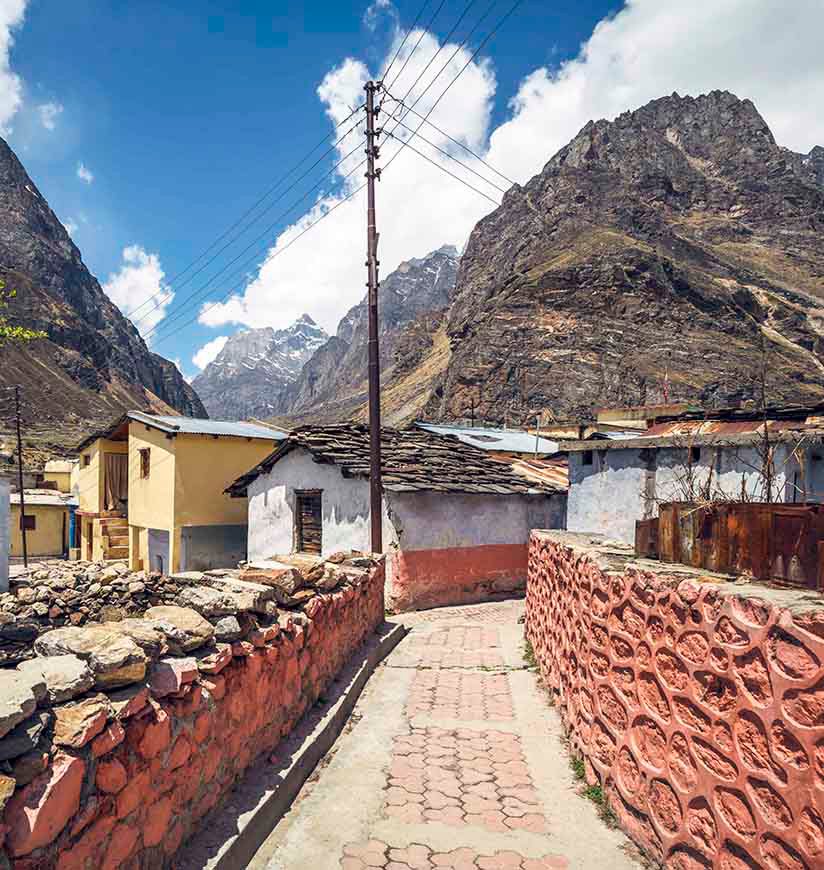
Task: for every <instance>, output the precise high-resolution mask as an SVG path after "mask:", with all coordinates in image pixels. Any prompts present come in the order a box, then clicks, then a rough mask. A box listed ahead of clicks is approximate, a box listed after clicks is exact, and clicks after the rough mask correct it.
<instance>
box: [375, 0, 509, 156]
mask: <svg viewBox="0 0 824 870" xmlns="http://www.w3.org/2000/svg"><path fill="white" fill-rule="evenodd" d="M521 3H523V0H515V2H514V3H513V4H512V6H511V7H510V8H509V11H508V12H506V13H504V15H503V16H502V17H501V18H500V19H499V21H498V23H497V24H496V25H495V26H494V27H493V28H492V30H491V31H490V32H489V33H488V34H487V35H486V36H485V37H484V39H483V41H482V42H481V44H480V45H479V46H478V47H477V48H476V49H475V51H474V52H473V53H472V55H471V56H470V58H469V60H468V61H467V62H466V63H465V64H464V65H463V66H462V67H461V69H460V70H459V71H458V73H457V74H456V75H455V77H454V78H453V79H452V81H451V82H450V83H449V84H448V85H447V86H446V87H445V88H444V89H443V91H441V95H440V96H439V97H438V99H437V100H435V102H434V103H433V104H432V106H431V107H430V109H429V111H428V112H427V113H426V115H425V117H424V119H423V121H421V123H420V124H419V125H418V127H417V130H416V131H415V132H416V133H417V131H418V130H420V129H421V127H422V126H423V125H424V123H425V122H426V121H427V120H428V119H429V116H430V115H431V114H432V113H433V112H434V111H435V107H436V106H437V105H438V103H440V101H441V100H442V99H443V98H444V97H445V96H446V93H447V91H449V89H450V88H451V87H452V85H454V84H455V82H456V81H458V79H459V78H460V77H461V76H462V75H463V74H464V72H465V71H466V69H467V67H468V66H469V65H470V64H471V63H472V62H473V61H474V60H475V58H476V57H477V56H478V55H479V54H480V52H481V50H482V49H483V47H484V46H485V45H486V44H487V43H488V42H489V40H490V39H492V37H493V36H494V35H495V34H496V33H497V32H498V30H499V29H500V28H501V27H502V26H503V25H504V23H505V22H506V21H507V20H508V19H509V17H510V16H511V15H512V13H513V12H514V11H515V10H516V9H517V8H518V7H519V6H520V5H521ZM492 5H493V6H494V5H495V4H494V0H493V4H492ZM491 9H492V6H490V7H489V9H487V11H486V12H485V13H484V15H483V16H482V17H481V21H482V20H483V18H485V17H486V15H487V14H488V13H489V11H490V10H491ZM478 23H480V22H478ZM475 27H477V24H476V25H475ZM474 29H475V28H473V31H474ZM471 33H472V31H470V35H471ZM467 39H469V36H467ZM465 42H466V40H464V43H465ZM462 47H463V44H462V45H460V46H458V48H456V49H455V51H454V52H453V53H452V57H450V58H449V60H448V61H447V62H446V64H445V65H444V67H442V68H441V72H443V70H444V69H445V68H446V65H448V64H449V63H450V62H451V60H452V58H453V57H455V55H456V54H457V53H458V51H459V50H460V49H461V48H462ZM439 75H440V73H438V76H439ZM438 76H436V77H435V79H437V78H438ZM435 79H433V81H432V82H430V84H429V87H431V86H432V84H433V82H434V81H435ZM428 89H429V88H427V90H428ZM424 93H426V91H424ZM422 96H423V94H421V97H422ZM421 97H418V99H417V100H415V102H414V103H413V104H412V105H413V106H415V105H417V104H418V102H419V101H420V99H421ZM395 129H397V127H395ZM393 132H394V130H393ZM408 142H409V140H408V139H406V140H404V142H403V144H402V145H401V147H400V148H399V149H398V150H397V151H396V152H395V153H394V154H393V155H392V156H391V157H390V158H389V160H388V161H387V163H386V165H385V166H384V167H383V168H384V170H385V169H388V168H389V166H390V165H391V164H392V162H393V161H394V160H395V158H396V157H397V156H398V155H399V154H400V153H401V151H403V149H404V148H405V147H406V146H407V144H408Z"/></svg>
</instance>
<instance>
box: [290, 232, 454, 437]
mask: <svg viewBox="0 0 824 870" xmlns="http://www.w3.org/2000/svg"><path fill="white" fill-rule="evenodd" d="M458 261H459V257H458V252H457V251H456V250H455V248H454V247H452V246H450V245H447V246H444V247H442V248H440V249H439V250H437V251H433V252H432V253H430V254H427V255H426V256H425V257H420V258H417V259H411V260H408V261H407V262H405V263H401V265H400V266H398V268H397V269H396V270H395V271H394V272H392V273H391V274H389V275H388V276H387V277H386V278H385V279H383V281H382V282H381V289H380V305H379V308H378V326H379V341H380V356H381V368H382V370H383V376H384V378H385V379H386V381H387V383H388V382H389V381H391V380H392V378H393V377H395V376H396V374H397V372H396V364H395V357H396V353H397V350H398V347H399V344H400V345H402V346H403V347H404V348H406V347H407V345H408V344H409V343H410V337H411V336H413V335H416V334H418V337H419V338H420V341H421V342H422V343H423V344H424V345H425V344H427V343H430V342H431V333H432V331H433V329H434V328H436V326H437V323H438V322H439V321H440V319H441V318H442V316H443V314H444V312H445V311H446V309H447V307H448V305H449V303H450V301H451V299H452V292H453V290H454V287H455V277H456V274H457V270H458ZM367 317H368V309H367V303H366V297H364V298H363V299H362V300H361V302H359V303H358V304H357V305H355V306H354V307H353V308H351V309H350V310H349V312H348V313H347V314H346V316H345V317H344V318H343V319H342V320H341V322H340V323H339V324H338V329H337V333H336V334H335V335H334V336H332V337H331V338H330V339H329V340H328V341H327V342H326V343H325V344H323V345H322V346H321V347H320V348H318V349H317V351H316V352H315V354H314V355H313V356H312V358H311V359H310V360H309V361H308V362H307V363H306V364H305V365H304V367H303V370H302V371H301V373H300V376H299V377H298V378H297V379H296V381H295V382H294V384H292V385H291V386H290V387H289V389H288V390H286V391H285V392H284V394H283V396H282V400H281V402H280V404H279V406H278V408H277V411H276V413H277V414H279V415H283V416H286V417H288V418H289V419H292V420H312V421H319V420H334V419H344V418H346V417H348V416H350V415H351V414H352V413H353V412H354V411H355V410H356V409H357V408H358V407H359V406H360V405H362V404H363V402H364V400H365V398H366V390H367V382H366V377H367V361H368V346H367V341H368V337H369V335H368V333H369V326H368V320H367ZM424 324H425V325H424ZM407 352H408V353H412V349H411V348H408V349H407V351H405V353H407ZM425 400H426V396H422V397H420V399H419V401H425Z"/></svg>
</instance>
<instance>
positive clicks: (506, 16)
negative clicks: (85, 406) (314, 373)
mask: <svg viewBox="0 0 824 870" xmlns="http://www.w3.org/2000/svg"><path fill="white" fill-rule="evenodd" d="M472 2H474V0H472ZM522 2H523V0H515V3H514V4H513V5H512V6H511V7H510V9H509V10H508V11H507V12H506V13H505V14H504V15H503V16H502V17H501V19H500V20H499V21H498V23H497V24H496V25H495V26H494V27H493V29H492V30H491V31H490V32H489V33H488V34H487V36H486V37H485V38H484V39H483V41H482V42H481V44H480V45H479V46H478V48H477V49H476V50H475V51H474V52H473V54H472V55H471V56H470V58H469V60H467V62H466V63H465V64H464V66H463V67H461V69H460V70H459V71H458V73H457V74H456V75H455V76H454V77H453V79H452V80H451V81H450V82H449V84H448V85H447V86H446V88H444V90H443V91H442V92H441V94H440V95H439V96H438V98H437V99H436V100H435V102H434V103H433V104H432V106H431V107H430V109H429V111H428V112H427V114H426V116H425V117H424V120H423V121H422V122H421V124H420V125H419V126H418V128H417V129H418V130H420V128H421V127H422V126H423V124H424V123H425V121H426V120H428V118H429V116H430V115H431V114H432V112H433V111H434V110H435V108H436V106H437V105H438V104H439V103H440V101H441V100H442V99H443V97H444V96H445V95H446V93H447V92H448V91H449V89H450V88H451V87H452V86H453V85H454V84H455V82H456V81H457V80H458V79H459V78H460V77H461V75H463V73H464V72H465V71H466V69H467V68H468V67H469V65H470V64H471V63H472V62H473V61H474V60H475V58H476V57H477V56H478V54H479V53H480V52H481V50H482V49H483V48H484V46H485V45H486V44H487V43H488V42H489V40H490V39H491V38H492V37H493V36H494V35H495V33H497V31H498V30H499V29H500V28H501V27H502V26H503V24H504V23H505V22H506V21H507V20H508V19H509V17H510V16H511V15H512V14H513V13H514V12H515V10H516V9H517V7H518V6H520V5H521V3H522ZM495 3H496V0H493V2H492V3H491V4H490V6H489V7H488V8H487V10H486V12H484V14H483V15H482V16H481V18H480V19H479V20H478V21H477V22H476V24H475V25H474V27H473V28H472V30H470V32H469V33H468V34H467V36H466V37H465V38H464V40H463V42H462V43H461V44H460V45H459V46H458V47H457V48H456V49H455V51H454V52H453V53H452V55H451V56H450V57H449V59H448V60H447V61H446V63H445V64H444V65H443V66H442V67H441V69H440V70H439V71H438V73H437V74H436V75H435V77H434V78H433V79H432V81H431V82H430V83H429V85H427V87H426V88H425V89H424V91H423V92H422V93H421V94H420V95H419V96H418V98H417V99H416V100H415V101H414V103H413V104H412V105H413V107H414V106H415V105H417V104H418V102H420V100H421V99H422V98H423V96H424V95H425V94H426V92H427V91H428V90H429V88H431V87H432V85H433V84H434V82H435V81H437V79H438V78H439V77H440V75H441V73H442V72H443V71H444V69H446V67H447V66H448V65H449V63H450V62H451V61H452V59H453V58H454V57H455V56H456V55H457V53H458V52H459V51H460V50H461V48H463V46H464V45H465V44H466V42H467V41H468V40H469V38H470V37H471V35H472V34H473V33H474V32H475V30H476V29H477V28H478V26H479V25H480V24H481V22H483V20H484V19H485V18H486V17H487V15H488V14H489V13H490V12H491V11H492V9H493V8H494V6H495ZM439 9H440V7H439ZM442 47H443V46H442ZM413 51H414V49H413ZM410 54H411V53H410ZM435 56H437V52H436V55H435ZM396 80H397V76H396V77H395V79H394V80H393V84H394V81H396ZM407 96H408V94H407ZM404 99H405V98H404ZM350 117H351V116H350ZM397 126H398V125H397V124H396V126H395V128H393V130H392V133H394V130H396V129H397ZM415 132H416V133H417V130H416V131H415ZM408 144H409V140H408V139H407V140H404V141H403V142H402V144H401V147H400V148H399V149H398V150H397V151H396V152H395V154H393V155H392V157H391V158H390V159H389V161H388V162H387V163H386V165H385V166H384V169H386V168H388V167H389V165H390V164H391V163H392V162H393V161H394V160H395V159H396V158H397V157H398V155H399V154H400V152H401V151H402V150H403V149H404V148H405V147H407V146H408ZM413 150H417V149H413ZM417 153H418V154H419V155H420V156H422V157H424V159H426V160H429V161H430V162H434V161H431V160H430V158H428V157H426V155H424V154H422V153H421V152H417ZM360 165H363V164H362V163H361V164H359V166H360ZM435 165H436V166H438V168H440V169H442V170H443V171H445V172H447V174H449V175H452V176H453V177H455V178H456V179H457V180H458V181H460V182H461V183H462V184H465V185H466V186H467V187H470V188H472V189H473V190H475V191H476V192H477V193H479V194H480V195H481V196H484V197H486V198H487V199H489V200H490V201H491V202H494V203H495V205H496V206H497V205H499V203H497V202H496V201H495V200H494V199H492V198H491V197H489V196H487V195H486V194H484V193H483V192H482V191H478V190H477V189H476V188H473V187H472V185H470V184H468V183H467V182H465V181H464V180H463V179H461V178H460V177H458V176H455V175H454V174H453V173H451V172H449V171H448V170H446V169H444V167H442V166H440V164H438V163H435ZM359 166H358V167H355V169H357V168H359ZM353 171H354V170H353ZM350 174H351V173H350ZM365 186H366V184H365V183H364V184H362V185H361V186H360V187H358V188H356V189H355V190H353V191H351V192H350V193H349V194H347V195H346V196H345V197H344V198H343V199H341V200H339V201H338V202H337V203H336V204H335V205H334V206H332V208H330V209H329V210H328V211H326V212H324V214H322V215H321V216H320V217H319V218H318V219H317V220H316V221H313V222H312V223H311V224H309V225H308V226H307V227H305V228H304V229H303V230H302V231H301V232H300V233H299V234H298V235H297V236H295V238H294V239H292V240H291V241H290V242H288V243H287V244H286V245H284V247H283V248H281V249H280V250H278V251H276V252H275V253H274V254H273V255H272V256H271V257H270V258H269V260H272V259H274V258H275V257H277V256H279V255H280V254H281V253H283V252H284V251H286V250H287V249H288V248H289V247H290V246H291V245H292V244H294V243H295V242H296V241H297V240H298V239H300V238H302V237H303V235H305V234H306V233H307V232H309V230H311V229H313V228H314V227H315V226H317V224H318V223H320V221H321V220H323V219H324V218H326V217H327V216H328V215H329V214H331V213H332V212H333V211H334V210H335V209H337V208H339V207H340V206H341V205H343V203H344V202H347V201H348V200H349V199H351V198H352V197H353V196H355V195H356V194H357V193H359V192H360V191H361V190H363V188H364V187H365ZM304 198H305V197H304ZM234 289H236V288H230V289H229V290H228V291H227V292H226V293H225V294H224V296H223V297H221V298H220V299H218V300H216V301H215V302H213V303H211V304H210V305H208V306H206V307H205V308H204V309H202V311H201V312H200V313H199V314H198V315H197V316H196V317H194V318H190V319H189V320H187V321H185V322H184V323H183V324H181V325H180V326H179V327H177V328H176V329H174V330H172V331H171V332H168V333H166V334H164V335H162V336H161V337H160V339H159V341H164V340H166V339H168V338H170V337H171V336H172V335H175V334H177V332H179V331H180V330H181V329H183V328H184V327H185V326H187V325H188V324H189V323H192V322H194V321H195V320H197V319H198V317H199V316H201V315H202V314H203V313H204V312H205V311H208V310H210V309H212V308H214V307H215V306H216V305H218V304H220V303H221V302H222V301H224V300H225V299H227V298H228V297H229V296H230V295H231V293H232V291H233V290H234ZM170 321H171V318H170V319H168V320H166V321H164V322H163V324H162V325H163V326H164V327H165V326H166V325H168V323H169V322H170ZM158 328H159V327H155V328H154V329H153V330H151V331H150V332H149V333H148V334H147V337H148V335H152V334H154V332H155V331H156V330H157V329H158Z"/></svg>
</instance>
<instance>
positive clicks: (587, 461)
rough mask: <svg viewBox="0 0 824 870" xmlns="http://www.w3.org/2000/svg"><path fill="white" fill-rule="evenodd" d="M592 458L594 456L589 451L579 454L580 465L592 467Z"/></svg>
mask: <svg viewBox="0 0 824 870" xmlns="http://www.w3.org/2000/svg"><path fill="white" fill-rule="evenodd" d="M593 456H594V454H593V452H592V451H591V450H584V452H583V453H582V454H581V465H592V462H593Z"/></svg>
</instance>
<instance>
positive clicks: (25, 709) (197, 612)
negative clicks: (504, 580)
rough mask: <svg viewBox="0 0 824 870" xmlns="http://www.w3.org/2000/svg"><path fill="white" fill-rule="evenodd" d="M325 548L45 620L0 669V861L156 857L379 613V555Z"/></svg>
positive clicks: (159, 860)
mask: <svg viewBox="0 0 824 870" xmlns="http://www.w3.org/2000/svg"><path fill="white" fill-rule="evenodd" d="M330 558H332V559H334V563H333V562H332V561H330V562H329V563H327V564H323V563H319V564H315V565H311V566H304V570H303V571H298V570H297V569H293V568H283V569H282V570H280V571H270V572H268V574H266V575H261V576H260V577H259V578H258V579H259V580H261V582H256V583H255V582H249V581H248V580H242V579H234V578H230V579H228V580H226V582H225V583H224V585H223V586H222V587H221V588H215V587H214V586H205V585H204V586H200V585H192V586H189V587H185V588H183V589H182V590H181V592H180V593H179V596H178V598H179V601H178V604H166V605H159V606H153V607H150V608H148V609H147V610H146V612H145V613H144V614H143V615H142V616H141V617H139V618H126V619H122V620H119V621H116V622H105V623H100V624H88V625H85V626H82V627H79V626H71V625H68V626H65V627H62V628H55V629H53V630H51V631H47V632H45V633H43V634H41V635H40V636H39V637H38V638H37V639H36V641H35V642H34V648H35V651H36V653H37V655H36V657H34V658H32V659H29V660H26V661H23V662H22V663H20V664H19V665H18V667H17V668H16V669H8V668H7V669H0V807H2V813H3V818H2V827H0V842H2V852H0V867H8V866H11V867H14V868H19V870H34V868H37V870H74V868H77V870H80V868H84V870H91V868H98V867H105V868H115V867H128V868H137V867H143V868H147V867H158V868H160V867H165V866H169V864H170V863H171V861H172V857H173V855H174V853H175V852H176V850H177V849H178V847H179V846H180V844H181V843H182V842H183V841H184V840H185V839H186V838H187V837H189V836H190V835H191V834H193V833H195V832H196V831H197V829H198V825H199V823H200V820H201V819H202V818H203V817H204V816H205V815H206V813H208V812H209V811H210V810H211V809H212V808H213V807H215V806H216V805H217V804H218V803H219V802H220V801H221V800H222V798H223V797H224V796H225V795H226V794H227V792H228V791H229V790H230V789H231V788H232V786H233V784H234V783H235V782H236V781H237V780H238V779H239V778H241V777H242V776H243V773H244V771H245V770H246V769H247V768H248V767H249V765H250V764H252V763H253V762H255V761H256V759H260V760H259V761H258V762H257V763H263V764H265V763H267V762H266V760H265V759H266V758H267V754H268V753H270V752H271V751H272V750H273V749H275V747H277V745H278V744H279V743H280V741H281V740H283V738H284V737H285V736H287V735H288V734H289V733H290V732H291V731H292V729H293V728H294V727H295V725H296V723H297V722H298V720H299V719H300V717H301V716H302V715H303V713H304V712H305V711H306V710H307V709H308V708H309V707H311V706H312V705H313V704H314V703H315V702H316V701H317V700H318V699H319V698H320V697H321V696H322V695H323V693H324V691H325V690H326V687H327V686H328V685H329V683H330V682H331V681H332V679H333V678H334V677H335V675H336V674H337V673H338V672H339V671H340V669H341V668H342V667H343V665H344V664H345V663H346V662H347V660H348V659H349V658H350V656H351V655H352V653H353V652H354V651H355V650H356V649H357V647H358V646H359V645H360V644H361V643H363V642H364V641H365V640H366V639H367V637H368V636H369V635H370V634H371V633H372V632H373V631H374V630H375V629H376V628H377V627H378V626H379V625H380V624H381V623H382V621H383V618H384V598H383V585H384V566H383V562H382V561H379V562H376V561H374V560H371V559H369V558H366V557H351V558H346V557H344V556H343V554H339V555H337V556H335V557H330ZM181 604H186V605H187V606H180V605H181Z"/></svg>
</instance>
